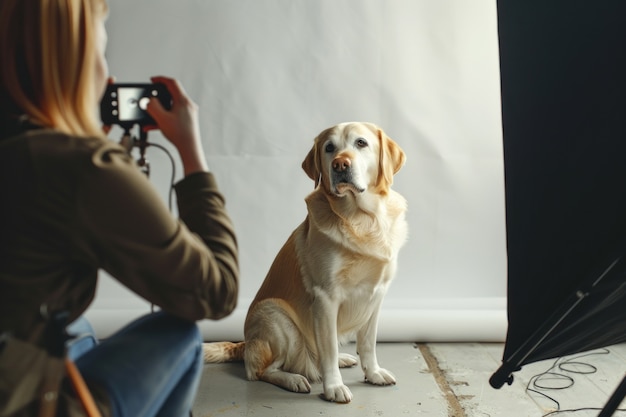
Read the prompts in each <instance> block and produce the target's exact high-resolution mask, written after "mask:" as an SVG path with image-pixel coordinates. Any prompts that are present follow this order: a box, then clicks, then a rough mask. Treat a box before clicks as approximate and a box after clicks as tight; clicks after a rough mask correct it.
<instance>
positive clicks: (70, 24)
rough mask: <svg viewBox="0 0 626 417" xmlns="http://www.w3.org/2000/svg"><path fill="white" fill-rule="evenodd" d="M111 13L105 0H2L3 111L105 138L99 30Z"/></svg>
mask: <svg viewBox="0 0 626 417" xmlns="http://www.w3.org/2000/svg"><path fill="white" fill-rule="evenodd" d="M106 13H107V5H106V0H1V1H0V57H2V58H1V59H0V111H2V113H5V114H6V113H9V114H10V113H13V114H14V115H20V114H25V115H27V116H28V117H29V118H30V119H31V120H32V121H33V122H35V123H37V124H41V125H43V126H48V127H53V128H55V129H58V130H60V131H63V132H66V133H70V134H78V135H94V134H95V135H97V134H102V131H101V127H100V123H99V120H98V119H99V117H98V113H97V111H96V110H97V103H98V99H99V97H97V95H98V94H99V91H97V90H98V89H97V86H96V79H95V78H96V74H95V72H96V71H95V65H96V54H97V47H96V42H97V38H96V33H95V31H96V30H97V29H96V28H97V19H100V18H104V17H105V16H106Z"/></svg>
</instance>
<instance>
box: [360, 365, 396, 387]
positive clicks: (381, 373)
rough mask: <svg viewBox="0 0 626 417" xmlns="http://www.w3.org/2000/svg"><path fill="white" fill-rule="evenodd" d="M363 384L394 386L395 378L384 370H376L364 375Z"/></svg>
mask: <svg viewBox="0 0 626 417" xmlns="http://www.w3.org/2000/svg"><path fill="white" fill-rule="evenodd" d="M365 382H368V383H370V384H374V385H395V384H396V377H395V376H393V374H392V373H391V372H389V371H388V370H386V369H383V368H378V369H377V370H376V371H370V372H367V373H366V374H365Z"/></svg>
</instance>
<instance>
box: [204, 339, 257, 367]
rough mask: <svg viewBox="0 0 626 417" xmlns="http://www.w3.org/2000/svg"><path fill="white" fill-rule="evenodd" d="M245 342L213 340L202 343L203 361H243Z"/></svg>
mask: <svg viewBox="0 0 626 417" xmlns="http://www.w3.org/2000/svg"><path fill="white" fill-rule="evenodd" d="M245 348H246V342H239V343H232V342H214V343H203V344H202V353H203V356H204V363H222V362H237V361H243V352H244V351H245Z"/></svg>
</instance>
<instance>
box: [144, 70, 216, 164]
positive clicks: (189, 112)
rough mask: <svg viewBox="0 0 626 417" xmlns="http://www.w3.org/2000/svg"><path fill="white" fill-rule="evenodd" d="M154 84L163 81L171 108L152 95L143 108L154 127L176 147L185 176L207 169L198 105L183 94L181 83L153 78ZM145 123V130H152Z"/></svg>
mask: <svg viewBox="0 0 626 417" xmlns="http://www.w3.org/2000/svg"><path fill="white" fill-rule="evenodd" d="M151 80H152V82H153V83H161V84H164V85H165V87H166V88H167V90H168V91H169V92H170V94H171V95H172V108H171V109H170V110H167V109H165V108H164V107H163V106H162V105H161V102H160V101H159V100H158V99H157V98H151V99H150V102H149V103H148V106H147V107H146V111H147V112H148V114H149V115H150V116H152V118H153V119H154V121H155V122H156V124H157V126H156V128H158V129H160V130H161V132H162V133H163V135H164V136H165V137H166V138H167V139H168V140H169V141H170V142H171V143H172V144H173V145H174V146H175V147H176V149H178V153H179V154H180V158H181V160H182V163H183V170H184V172H185V176H187V175H189V174H192V173H194V172H207V171H208V170H209V168H208V165H207V162H206V157H205V155H204V150H203V148H202V141H201V137H200V127H199V124H198V105H197V104H196V103H194V102H193V101H192V100H191V99H190V98H189V97H188V96H187V94H186V93H185V90H184V89H183V87H182V86H181V85H180V83H179V82H178V81H177V80H175V79H173V78H168V77H162V76H158V77H152V78H151ZM154 128H155V126H146V127H144V129H146V130H150V129H154Z"/></svg>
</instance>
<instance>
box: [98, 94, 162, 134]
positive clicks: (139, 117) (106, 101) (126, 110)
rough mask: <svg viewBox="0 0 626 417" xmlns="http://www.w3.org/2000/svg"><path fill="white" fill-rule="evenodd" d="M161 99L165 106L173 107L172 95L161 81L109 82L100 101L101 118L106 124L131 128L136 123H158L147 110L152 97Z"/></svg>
mask: <svg viewBox="0 0 626 417" xmlns="http://www.w3.org/2000/svg"><path fill="white" fill-rule="evenodd" d="M152 97H156V98H158V99H159V101H160V102H161V104H162V105H163V107H164V108H166V109H170V108H171V107H172V96H171V95H170V93H169V91H168V90H167V88H166V87H165V85H163V84H160V83H113V84H109V85H108V86H107V88H106V90H105V92H104V95H103V96H102V100H101V101H100V118H101V119H102V122H103V123H104V124H105V125H119V126H122V127H124V128H127V129H130V128H132V127H133V126H134V125H136V124H138V125H139V126H149V125H154V124H156V123H155V121H154V120H153V119H152V117H150V115H149V114H148V112H147V111H146V107H147V105H148V102H149V101H150V98H152Z"/></svg>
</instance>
